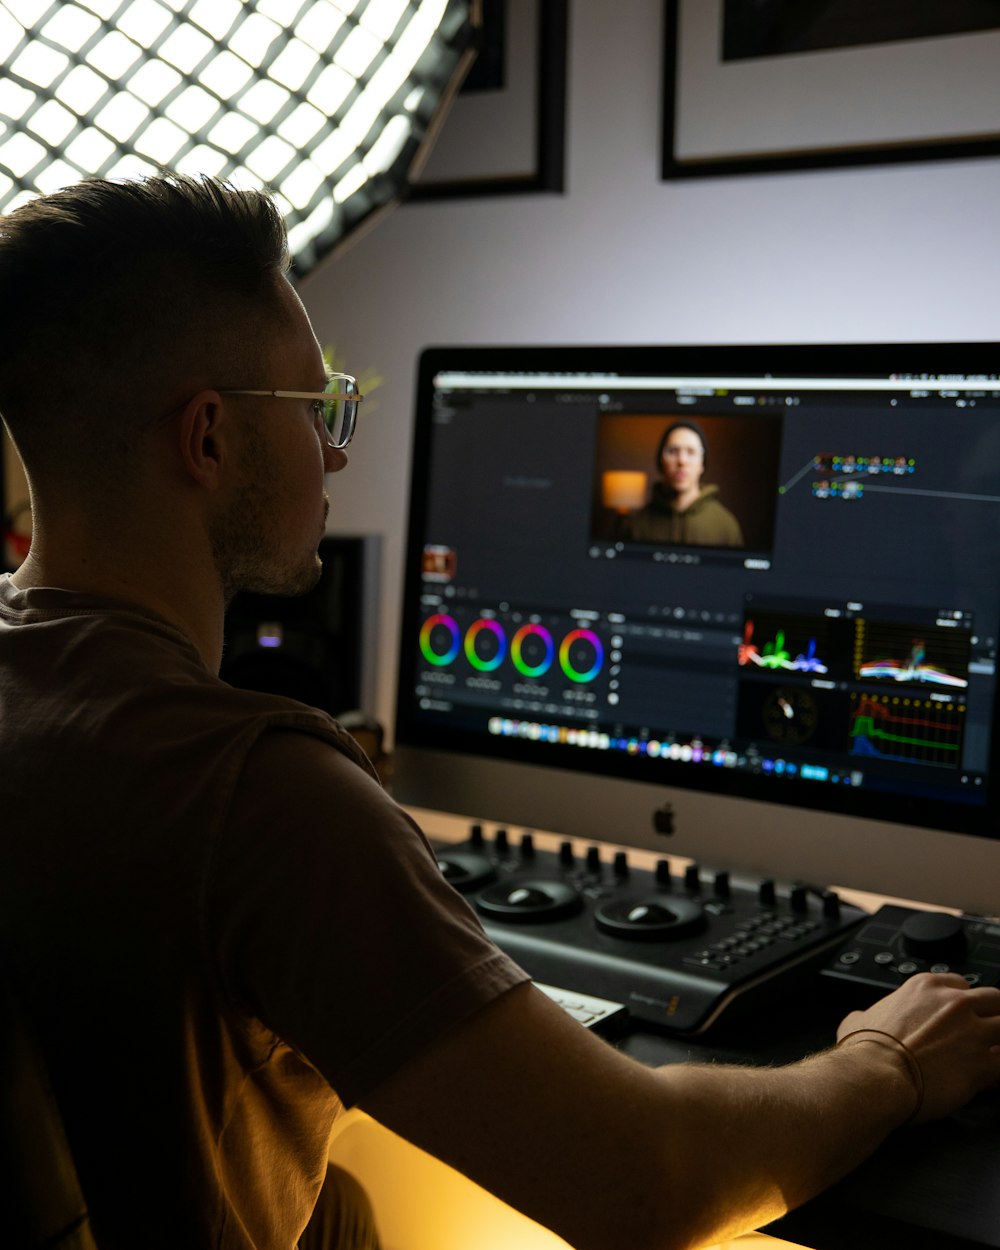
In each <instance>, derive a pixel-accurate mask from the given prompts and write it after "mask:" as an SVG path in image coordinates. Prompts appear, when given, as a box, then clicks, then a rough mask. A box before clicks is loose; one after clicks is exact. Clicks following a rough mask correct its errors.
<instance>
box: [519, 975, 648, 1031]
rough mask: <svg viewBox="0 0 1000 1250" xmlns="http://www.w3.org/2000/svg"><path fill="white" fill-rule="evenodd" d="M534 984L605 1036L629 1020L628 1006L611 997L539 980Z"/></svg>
mask: <svg viewBox="0 0 1000 1250" xmlns="http://www.w3.org/2000/svg"><path fill="white" fill-rule="evenodd" d="M533 984H534V986H535V988H536V989H539V990H541V991H542V993H543V994H546V995H548V997H549V998H551V999H552V1001H553V1002H554V1003H556V1004H557V1005H558V1006H560V1007H561V1008H562V1009H563V1011H565V1012H566V1014H567V1015H568V1016H572V1017H573V1019H574V1020H577V1021H579V1023H580V1024H582V1025H583V1026H584V1028H586V1029H592V1030H593V1031H594V1032H595V1033H600V1034H601V1035H602V1036H604V1037H610V1036H612V1035H614V1034H615V1033H618V1032H619V1031H620V1030H621V1029H622V1028H624V1026H625V1024H626V1023H627V1021H628V1008H627V1007H626V1006H625V1005H624V1003H616V1002H613V1001H612V1000H611V999H609V998H596V997H595V996H594V995H593V994H580V993H579V992H578V991H576V990H564V989H560V988H559V987H558V986H556V985H543V984H542V983H541V982H539V981H535V982H533Z"/></svg>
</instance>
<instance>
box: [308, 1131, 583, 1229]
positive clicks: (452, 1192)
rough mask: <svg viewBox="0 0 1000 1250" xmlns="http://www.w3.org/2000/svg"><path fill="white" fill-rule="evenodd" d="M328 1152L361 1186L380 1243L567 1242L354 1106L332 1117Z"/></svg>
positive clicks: (332, 1159)
mask: <svg viewBox="0 0 1000 1250" xmlns="http://www.w3.org/2000/svg"><path fill="white" fill-rule="evenodd" d="M330 1159H331V1161H332V1162H333V1163H337V1164H339V1165H340V1167H342V1168H344V1169H346V1171H348V1172H350V1173H351V1174H352V1175H353V1176H354V1177H356V1178H357V1180H359V1181H360V1182H361V1184H362V1185H363V1186H364V1187H365V1189H366V1190H367V1192H368V1196H369V1198H370V1199H371V1202H372V1206H373V1207H374V1208H375V1221H376V1224H377V1225H378V1232H379V1236H380V1237H381V1238H382V1244H383V1246H384V1247H385V1250H512V1247H516V1248H517V1250H569V1248H568V1246H567V1244H566V1242H565V1241H563V1239H562V1238H561V1237H557V1236H556V1235H555V1233H550V1232H549V1231H548V1229H545V1228H542V1226H541V1225H540V1224H536V1223H535V1222H534V1221H533V1220H529V1219H528V1218H527V1217H526V1216H524V1215H521V1214H520V1212H518V1211H515V1210H514V1209H513V1208H512V1207H509V1206H507V1205H506V1203H503V1202H501V1201H500V1199H499V1198H494V1197H493V1195H492V1194H490V1193H487V1192H486V1190H485V1189H481V1188H480V1187H479V1186H478V1185H475V1184H473V1183H472V1181H470V1180H468V1179H467V1178H466V1177H464V1176H463V1175H462V1174H461V1173H460V1172H456V1171H455V1170H454V1169H453V1168H450V1167H448V1166H447V1165H446V1164H444V1163H440V1162H439V1161H438V1160H437V1159H435V1158H433V1157H432V1156H431V1155H429V1154H425V1153H424V1151H422V1150H418V1149H417V1148H416V1146H411V1145H410V1144H409V1142H406V1141H404V1140H403V1139H402V1138H401V1137H397V1136H396V1134H395V1133H390V1132H389V1130H388V1129H386V1128H383V1127H382V1125H381V1124H379V1123H378V1122H377V1121H376V1120H373V1119H371V1118H370V1117H369V1116H366V1115H365V1114H364V1113H363V1112H361V1111H349V1112H348V1113H347V1114H346V1115H345V1116H343V1117H342V1118H341V1119H340V1120H339V1121H338V1123H337V1127H336V1128H335V1129H334V1134H333V1138H332V1140H331V1143H330Z"/></svg>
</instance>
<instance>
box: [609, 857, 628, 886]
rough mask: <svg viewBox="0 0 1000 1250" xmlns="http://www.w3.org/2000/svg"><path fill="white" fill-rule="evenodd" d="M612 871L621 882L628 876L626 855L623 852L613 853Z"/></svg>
mask: <svg viewBox="0 0 1000 1250" xmlns="http://www.w3.org/2000/svg"><path fill="white" fill-rule="evenodd" d="M612 871H613V872H614V874H615V876H616V877H617V878H618V880H619V881H623V880H624V879H625V878H626V877H627V876H628V855H626V853H625V852H624V851H615V862H614V864H613V866H612Z"/></svg>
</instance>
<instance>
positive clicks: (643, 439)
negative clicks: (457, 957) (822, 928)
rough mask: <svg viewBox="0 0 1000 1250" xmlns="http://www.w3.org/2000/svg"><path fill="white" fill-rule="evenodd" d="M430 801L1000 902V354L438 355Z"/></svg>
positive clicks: (420, 393)
mask: <svg viewBox="0 0 1000 1250" xmlns="http://www.w3.org/2000/svg"><path fill="white" fill-rule="evenodd" d="M416 409H417V411H416V423H415V442H414V449H413V458H412V465H413V468H412V483H411V500H410V519H409V533H408V541H407V551H406V558H405V563H406V568H405V591H404V599H403V621H402V633H401V651H400V668H399V687H398V706H397V719H396V772H395V783H394V788H395V793H396V795H397V797H398V798H399V799H400V800H401V801H402V802H404V803H408V804H412V805H416V806H421V807H427V808H434V809H440V810H446V811H451V812H460V813H463V814H466V815H470V816H473V817H479V818H482V819H484V820H486V821H496V822H503V823H507V824H511V825H515V826H521V827H527V828H534V829H545V830H552V831H556V832H561V833H566V834H570V835H577V836H580V837H585V838H590V839H597V840H600V841H608V842H613V843H617V844H624V845H626V846H637V847H643V848H646V849H657V850H660V851H662V852H663V853H668V854H677V855H684V856H690V857H692V858H695V859H698V860H699V861H701V862H703V863H705V864H715V865H721V866H724V867H727V868H729V869H730V870H731V871H735V872H745V873H747V874H750V873H761V872H764V873H773V874H780V875H783V876H785V877H795V878H799V879H803V880H807V881H813V882H816V883H822V884H839V885H841V886H853V887H855V888H858V889H866V890H873V891H878V892H880V893H885V894H890V895H894V896H896V897H904V898H907V899H917V900H923V901H927V902H936V903H940V904H945V905H950V906H955V907H960V908H963V909H965V910H968V911H977V912H981V913H992V912H995V911H996V910H997V908H998V907H1000V841H998V840H997V833H998V823H997V817H998V809H1000V779H998V777H997V775H996V771H995V764H996V760H997V752H998V739H1000V735H998V733H997V724H996V716H997V675H996V655H997V638H998V634H1000V349H998V347H997V346H995V345H992V344H908V345H907V344H867V345H846V344H841V345H824V346H812V345H796V346H766V345H756V346H689V347H683V346H670V347H639V346H634V347H633V346H618V347H615V346H606V347H581V346H571V347H558V346H549V347H538V346H533V347H524V348H517V347H454V348H430V349H428V350H427V351H425V352H424V353H423V355H422V358H421V360H420V364H419V370H418V380H417V401H416Z"/></svg>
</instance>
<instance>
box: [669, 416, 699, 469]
mask: <svg viewBox="0 0 1000 1250" xmlns="http://www.w3.org/2000/svg"><path fill="white" fill-rule="evenodd" d="M674 430H690V431H691V433H692V434H697V436H698V438H699V439H700V440H701V462H702V464H703V465H705V466H707V465H708V443H707V442H706V441H705V431H704V430H703V429H702V428H701V426H700V425H698V423H697V422H696V421H687V420H684V421H675V422H674V423H673V424H672V425H668V426H667V428H666V429H665V430H664V431H663V437H662V438H661V439H660V445H659V447H657V449H656V467H657V470H659V469H660V468H661V466H662V464H663V449H664V448H665V447H666V445H667V439H669V437H670V435H671V434H673V432H674Z"/></svg>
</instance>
